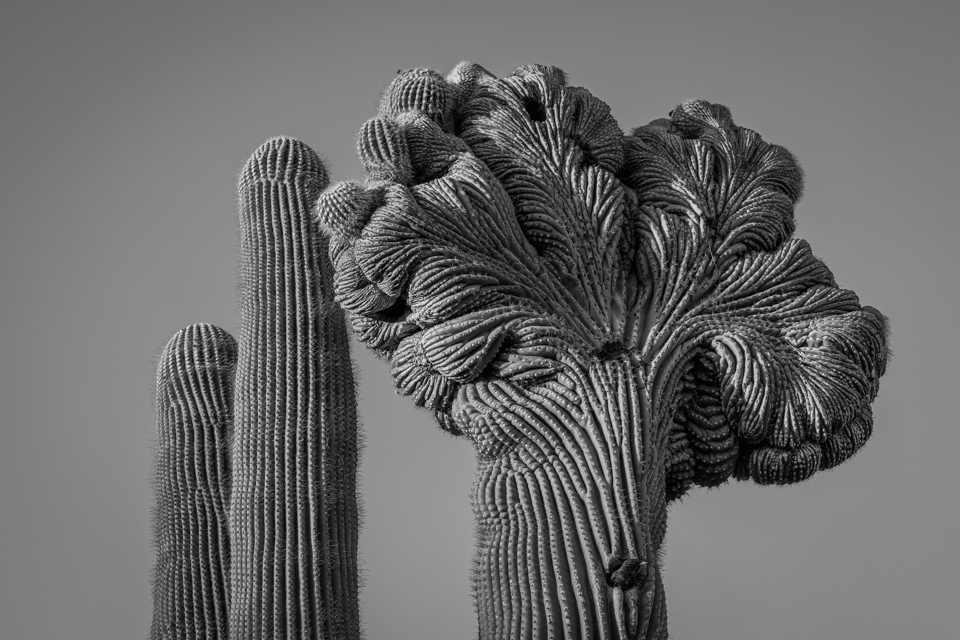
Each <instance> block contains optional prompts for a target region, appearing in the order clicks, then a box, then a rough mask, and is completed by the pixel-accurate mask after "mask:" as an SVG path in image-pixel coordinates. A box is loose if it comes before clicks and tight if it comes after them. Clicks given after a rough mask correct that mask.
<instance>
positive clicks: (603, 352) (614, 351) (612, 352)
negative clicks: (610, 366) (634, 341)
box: [596, 340, 627, 360]
mask: <svg viewBox="0 0 960 640" xmlns="http://www.w3.org/2000/svg"><path fill="white" fill-rule="evenodd" d="M626 352H627V348H626V347H625V346H624V345H623V343H622V342H620V341H617V340H614V341H611V342H608V343H606V344H604V345H603V346H602V347H600V348H599V349H597V354H596V355H597V357H598V358H599V359H601V360H612V359H613V358H615V357H617V356H619V355H621V354H623V353H626Z"/></svg>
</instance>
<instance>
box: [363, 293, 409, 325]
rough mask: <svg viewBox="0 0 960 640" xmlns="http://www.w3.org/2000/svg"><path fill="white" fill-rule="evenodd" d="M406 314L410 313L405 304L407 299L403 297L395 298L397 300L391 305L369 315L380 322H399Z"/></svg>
mask: <svg viewBox="0 0 960 640" xmlns="http://www.w3.org/2000/svg"><path fill="white" fill-rule="evenodd" d="M408 315H410V307H409V306H407V301H406V300H404V299H403V298H397V301H396V302H394V303H393V304H392V305H390V306H389V307H387V308H386V309H382V310H380V311H377V312H376V313H373V314H371V316H370V317H372V318H373V319H374V320H380V321H381V322H400V321H402V320H403V319H404V318H406V317H407V316H408Z"/></svg>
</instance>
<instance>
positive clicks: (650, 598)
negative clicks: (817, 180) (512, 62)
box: [230, 62, 889, 640]
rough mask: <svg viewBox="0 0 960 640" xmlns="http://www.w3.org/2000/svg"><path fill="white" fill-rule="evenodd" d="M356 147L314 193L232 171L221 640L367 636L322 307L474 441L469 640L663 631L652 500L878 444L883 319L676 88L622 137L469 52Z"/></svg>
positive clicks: (351, 434)
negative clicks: (666, 103)
mask: <svg viewBox="0 0 960 640" xmlns="http://www.w3.org/2000/svg"><path fill="white" fill-rule="evenodd" d="M357 147H358V153H359V156H360V160H361V163H362V164H363V166H364V168H365V170H366V174H367V176H366V180H365V181H364V182H362V183H361V182H341V183H338V184H335V185H332V186H330V187H328V188H326V189H325V190H323V192H322V193H320V188H321V186H322V184H321V183H323V182H325V179H326V178H325V175H326V174H325V172H324V170H323V169H322V166H321V165H319V161H317V160H316V159H315V156H313V155H312V152H309V151H308V150H307V149H306V148H305V147H303V146H302V145H299V144H294V143H291V142H288V141H285V142H276V141H275V142H272V143H268V145H266V146H265V147H264V148H263V149H262V150H261V151H259V152H258V154H255V156H254V159H252V160H251V164H249V165H248V170H247V171H246V172H245V173H244V177H243V178H242V183H241V196H242V197H241V209H242V218H243V220H244V225H245V226H244V227H243V228H244V230H245V231H244V236H243V237H244V243H245V244H244V248H245V251H249V252H250V255H255V256H257V257H256V258H255V259H254V258H251V259H249V260H248V264H249V265H251V267H250V268H249V269H248V270H246V271H244V292H245V294H244V295H245V298H244V304H243V308H244V314H245V316H244V327H245V329H244V333H243V336H242V338H241V340H240V344H239V364H238V375H237V379H236V389H237V391H236V397H237V402H236V406H237V411H236V415H237V429H236V434H237V435H236V444H235V446H234V447H233V457H234V460H233V468H234V471H233V476H232V478H233V485H232V494H231V498H230V501H231V502H230V504H231V511H230V523H231V526H230V544H231V545H232V550H233V551H232V553H233V560H232V565H231V573H230V576H231V580H230V589H231V591H230V594H231V600H230V612H231V615H230V625H231V628H230V633H231V637H248V636H249V637H254V636H262V635H263V634H264V633H270V632H271V631H272V633H273V634H274V636H273V637H278V638H279V637H301V636H300V635H297V634H298V633H300V631H301V630H302V631H303V633H306V632H307V630H308V629H309V630H314V629H316V630H320V629H322V631H323V634H329V635H323V637H345V638H357V637H359V636H358V634H359V626H358V622H356V616H355V611H356V604H355V603H356V588H357V587H356V581H355V562H356V544H355V540H356V531H357V526H358V522H357V517H356V510H355V504H353V503H350V502H349V500H347V501H345V502H340V501H339V497H342V496H343V495H348V496H349V495H353V492H354V491H355V475H354V474H355V461H356V456H355V452H356V427H355V420H356V417H355V409H353V408H351V407H352V406H353V405H352V403H353V395H352V394H353V387H352V379H350V378H349V377H348V376H347V374H346V370H345V369H343V368H342V366H348V365H343V363H344V362H347V351H346V346H345V345H346V338H345V334H344V333H343V327H342V326H341V324H342V321H341V318H342V316H339V315H337V314H336V313H334V312H332V311H331V307H330V297H331V295H332V296H334V297H335V299H336V302H337V303H338V304H339V305H340V306H341V307H342V308H343V309H344V310H345V311H346V316H347V318H349V321H350V323H351V324H352V326H353V329H354V332H355V335H356V336H357V337H358V339H359V340H360V341H361V342H363V343H365V344H367V345H368V346H369V347H370V348H371V349H372V350H373V351H374V352H375V353H376V354H377V355H379V356H381V357H383V358H385V359H388V360H389V362H390V366H391V372H392V375H393V377H394V379H395V381H396V386H397V389H398V390H399V391H400V392H401V393H402V394H404V395H407V396H410V397H411V399H412V400H413V402H414V403H415V405H416V406H418V407H422V408H424V409H427V410H429V411H430V412H431V413H432V414H433V415H434V416H435V418H436V420H437V422H438V424H439V426H440V427H441V428H442V429H444V430H446V431H448V432H450V433H453V434H455V435H458V436H462V437H464V438H466V439H469V440H470V441H472V442H473V444H474V446H475V448H476V452H477V476H476V482H475V484H474V499H473V507H474V513H475V516H476V519H477V541H476V542H477V553H476V556H475V561H474V569H473V588H474V595H475V600H476V608H477V616H478V621H479V635H480V637H481V638H484V639H485V640H486V639H493V638H511V639H517V638H519V639H523V640H527V639H530V640H533V639H546V638H550V639H554V638H557V639H559V638H569V639H573V638H603V639H605V640H614V639H617V640H620V639H627V638H630V639H633V638H647V639H650V638H665V637H666V636H667V626H666V615H667V614H666V601H665V595H664V591H663V581H662V577H661V569H660V556H661V549H662V544H663V540H664V537H665V535H666V523H667V518H666V516H667V508H668V505H669V504H670V502H672V501H673V500H676V499H678V498H680V497H682V496H683V495H684V494H685V493H686V492H687V491H689V490H690V489H691V488H692V487H695V486H706V487H712V486H717V485H720V484H723V483H724V482H726V481H728V480H729V479H730V478H736V479H741V480H745V479H752V480H753V481H755V482H758V483H760V484H789V483H793V482H799V481H802V480H805V479H807V478H809V477H810V476H811V475H813V474H814V473H816V472H817V471H820V470H825V469H829V468H832V467H833V466H835V465H837V464H839V463H841V462H843V461H844V460H846V459H847V458H849V457H850V456H852V455H853V454H854V453H856V451H857V450H858V449H859V448H860V447H861V446H862V445H863V444H864V442H865V441H866V439H867V438H868V437H869V436H870V434H871V430H872V414H871V410H870V404H871V402H872V401H873V399H874V398H875V397H876V395H877V392H878V388H879V387H878V380H879V378H880V377H881V376H882V375H883V374H884V371H885V368H886V363H887V360H888V349H887V341H888V337H889V328H888V325H887V321H886V319H885V318H884V317H883V316H882V315H881V314H880V313H879V312H878V311H877V310H876V309H873V308H872V307H869V306H862V305H861V304H860V301H859V299H858V298H857V296H856V295H855V294H854V293H853V292H851V291H848V290H845V289H841V288H840V287H839V286H838V285H837V283H836V282H835V280H834V277H833V275H832V273H831V272H830V270H829V269H828V268H827V267H826V265H824V264H823V263H822V262H821V261H820V260H818V259H817V258H815V257H814V256H813V254H812V252H811V250H810V247H809V245H808V244H807V243H806V242H805V241H803V240H799V239H795V238H793V232H794V228H795V224H794V208H795V206H796V204H797V202H798V200H799V199H800V196H801V194H802V191H803V176H802V172H801V170H800V167H799V165H798V164H797V162H796V160H795V159H794V157H793V156H792V154H790V153H789V152H788V151H787V150H785V149H784V148H782V147H779V146H777V145H774V144H770V143H768V142H765V141H764V140H763V139H762V138H761V137H760V136H759V135H758V134H757V133H756V132H754V131H751V130H750V129H746V128H743V127H740V126H737V125H736V124H735V123H734V121H733V118H732V115H731V113H730V110H729V109H727V108H726V107H723V106H721V105H715V104H711V103H709V102H706V101H703V100H692V101H689V102H685V103H683V104H681V105H679V106H678V107H676V108H675V109H674V110H673V111H672V112H671V114H670V116H669V118H663V119H658V120H654V121H653V122H651V123H650V124H649V125H647V126H644V127H639V128H637V129H634V130H633V132H632V133H631V134H630V135H624V134H623V132H622V131H621V129H620V128H619V126H618V124H617V123H616V121H615V120H614V119H613V117H612V115H611V113H610V109H609V107H608V106H607V105H606V104H605V103H603V101H601V100H599V99H598V98H596V97H594V96H593V95H592V94H591V93H590V92H589V91H587V90H586V89H583V88H581V87H575V86H570V85H569V83H568V81H567V77H566V75H565V74H564V73H563V72H562V71H561V70H559V69H556V68H554V67H546V66H542V65H527V66H523V67H520V68H518V69H517V70H516V71H515V72H514V73H513V74H512V75H510V76H508V77H505V78H496V77H494V76H493V75H492V74H490V73H489V72H487V71H486V70H485V69H483V68H482V67H479V66H478V65H474V64H471V63H467V62H465V63H461V64H460V65H458V66H457V67H456V68H454V70H453V71H451V72H450V74H448V75H447V76H446V77H443V76H441V75H439V74H437V73H435V72H433V71H429V70H424V69H414V70H409V71H404V72H400V73H399V74H398V76H397V78H396V79H395V80H394V81H393V82H392V83H391V85H390V86H389V87H388V88H387V90H386V91H385V92H384V94H383V96H382V99H381V101H380V106H379V110H378V113H377V115H375V116H374V117H373V118H371V119H370V120H369V121H367V122H366V123H365V124H364V125H363V127H362V128H361V130H360V132H359V135H358V140H357ZM314 200H315V201H316V206H315V208H314V213H315V219H314V220H313V221H312V222H307V220H306V218H305V211H306V210H307V208H308V207H309V205H310V204H311V203H312V202H313V201H314ZM277 207H279V209H278V208H277ZM281 210H282V211H281ZM276 215H279V216H280V217H279V218H277V217H275V216H276ZM321 231H322V234H323V236H324V238H323V239H320V238H319V237H318V236H317V234H318V232H321ZM318 251H319V252H320V254H326V256H328V257H329V263H327V262H326V260H325V256H324V255H320V254H317V253H316V252H318ZM253 265H256V267H255V268H254V266H253ZM318 291H319V292H320V293H319V294H318V293H315V292H318ZM323 344H326V345H329V346H328V347H326V348H327V349H328V351H325V350H324V349H323V348H321V347H320V346H319V345H323ZM321 352H322V353H330V354H339V355H335V356H334V357H333V359H332V360H330V361H327V360H324V359H323V358H322V357H321V359H320V360H319V361H318V360H316V359H314V358H313V357H312V354H316V353H321ZM324 362H330V363H340V365H341V368H340V369H337V368H336V366H335V365H334V364H329V365H326V364H323V366H320V365H321V364H322V363H324ZM318 363H319V364H318ZM317 367H320V368H317ZM268 407H272V408H273V409H271V410H267V409H266V408H268ZM328 418H329V419H330V420H332V422H330V423H328V422H326V420H327V419H328ZM318 423H319V424H320V425H321V426H320V427H319V428H314V427H313V426H312V425H316V424H318ZM328 424H330V425H334V426H327V425H328ZM337 424H342V426H341V427H337V426H336V425H337ZM351 424H352V425H353V426H352V427H351V426H350V425H351ZM281 443H282V444H281ZM301 453H302V454H303V455H301ZM271 465H273V466H271ZM337 465H340V466H337ZM281 467H283V468H284V469H286V470H285V471H283V472H281V471H280V469H281ZM269 469H276V471H269ZM265 470H268V471H265ZM284 474H286V475H284ZM291 478H295V479H296V481H294V480H292V479H291ZM281 494H282V495H283V497H282V498H281ZM335 496H336V497H335ZM271 500H272V501H273V503H271ZM297 501H300V502H297ZM294 503H296V504H297V505H298V506H297V507H296V509H295V510H292V508H290V507H289V505H292V504H294ZM284 504H286V505H288V507H283V506H282V505H284ZM276 505H280V506H276ZM294 511H295V512H296V513H294ZM284 514H285V515H284ZM296 514H300V515H296ZM303 514H308V515H307V516H304V515H303ZM304 518H306V519H304ZM271 523H274V524H272V525H271ZM294 532H297V533H294ZM351 536H352V537H351ZM308 540H312V541H313V544H314V546H313V547H311V546H310V545H309V544H307V542H308ZM301 545H303V546H301ZM294 549H297V550H302V552H301V551H294ZM313 549H323V550H324V551H323V552H322V554H321V555H311V554H312V553H314V552H313V551H312V550H313ZM268 550H272V551H270V553H273V556H272V557H273V562H272V563H271V562H270V558H269V557H268V556H269V553H268ZM334 550H338V551H339V552H340V553H339V555H337V553H336V552H335V551H334ZM328 553H329V555H327V554H328ZM263 554H266V555H263ZM304 554H306V555H304ZM294 556H295V557H294ZM260 558H262V559H264V564H260V560H259V559H260ZM304 566H306V567H308V568H307V569H304ZM271 567H274V568H273V569H271ZM264 571H265V572H266V573H264ZM257 575H268V576H272V577H271V579H270V580H264V581H262V582H257V579H256V576H257ZM258 589H259V591H258ZM271 602H272V603H274V604H273V605H272V606H271V605H270V604H269V603H271ZM319 612H323V614H322V615H321V613H319ZM304 620H313V621H314V623H313V626H310V625H307V624H306V623H304V624H303V625H302V626H298V625H301V622H302V621H304ZM318 633H319V631H318ZM237 634H239V635H237ZM284 634H286V635H284ZM302 637H309V636H307V635H303V636H302Z"/></svg>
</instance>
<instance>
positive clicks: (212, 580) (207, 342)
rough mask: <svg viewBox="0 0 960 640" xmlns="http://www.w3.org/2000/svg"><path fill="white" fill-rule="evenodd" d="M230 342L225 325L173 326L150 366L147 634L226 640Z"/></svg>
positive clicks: (158, 639)
mask: <svg viewBox="0 0 960 640" xmlns="http://www.w3.org/2000/svg"><path fill="white" fill-rule="evenodd" d="M236 359H237V348H236V342H235V341H234V339H233V338H232V337H231V336H230V334H228V333H227V332H226V331H224V330H223V329H220V328H219V327H215V326H212V325H209V324H196V325H192V326H189V327H186V328H184V329H181V330H180V331H178V332H177V333H176V334H175V335H174V336H173V337H172V338H171V339H170V341H169V342H168V343H167V346H166V347H165V348H164V350H163V352H162V353H161V356H160V364H159V367H158V370H157V466H156V470H155V472H156V477H155V486H156V495H157V505H156V508H155V512H154V538H155V539H154V542H155V544H156V548H157V562H156V568H155V570H154V584H153V598H154V611H153V622H152V624H151V627H150V640H181V639H182V640H227V639H228V637H229V634H228V632H227V610H228V606H229V590H228V586H229V583H228V573H229V569H230V544H229V539H228V536H227V531H228V523H227V509H226V507H227V503H228V501H229V491H230V466H229V463H230V457H229V450H228V440H229V438H230V432H231V430H232V402H231V400H232V382H233V370H234V367H235V365H236Z"/></svg>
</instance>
